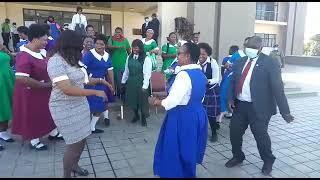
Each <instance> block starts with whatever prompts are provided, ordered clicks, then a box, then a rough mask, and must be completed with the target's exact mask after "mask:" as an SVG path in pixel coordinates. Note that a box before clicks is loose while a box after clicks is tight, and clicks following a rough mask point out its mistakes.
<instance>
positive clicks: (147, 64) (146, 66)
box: [121, 55, 152, 89]
mask: <svg viewBox="0 0 320 180" xmlns="http://www.w3.org/2000/svg"><path fill="white" fill-rule="evenodd" d="M129 57H130V55H129V56H128V57H127V61H126V66H125V69H124V72H123V75H122V80H121V83H122V84H125V83H126V82H127V80H128V78H129V68H128V59H129ZM134 59H138V56H136V55H134ZM151 73H152V61H151V59H150V58H149V57H148V56H146V58H145V60H144V62H143V85H142V88H143V89H148V87H149V82H150V78H151Z"/></svg>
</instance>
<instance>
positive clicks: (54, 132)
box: [49, 128, 59, 136]
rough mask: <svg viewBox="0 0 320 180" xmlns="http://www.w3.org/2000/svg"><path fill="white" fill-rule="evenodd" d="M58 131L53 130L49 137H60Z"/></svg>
mask: <svg viewBox="0 0 320 180" xmlns="http://www.w3.org/2000/svg"><path fill="white" fill-rule="evenodd" d="M58 133H59V132H58V130H57V128H55V129H54V130H52V131H51V132H50V133H49V135H50V136H56V135H58Z"/></svg>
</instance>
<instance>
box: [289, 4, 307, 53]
mask: <svg viewBox="0 0 320 180" xmlns="http://www.w3.org/2000/svg"><path fill="white" fill-rule="evenodd" d="M306 11H307V2H290V4H289V15H288V26H287V41H286V49H285V54H286V55H303V46H304V43H303V42H304V30H305V18H306Z"/></svg>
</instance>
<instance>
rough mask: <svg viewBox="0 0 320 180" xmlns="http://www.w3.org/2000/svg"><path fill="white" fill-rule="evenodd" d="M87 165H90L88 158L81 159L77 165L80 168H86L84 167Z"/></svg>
mask: <svg viewBox="0 0 320 180" xmlns="http://www.w3.org/2000/svg"><path fill="white" fill-rule="evenodd" d="M89 164H91V160H90V158H81V159H80V160H79V165H80V166H86V165H89Z"/></svg>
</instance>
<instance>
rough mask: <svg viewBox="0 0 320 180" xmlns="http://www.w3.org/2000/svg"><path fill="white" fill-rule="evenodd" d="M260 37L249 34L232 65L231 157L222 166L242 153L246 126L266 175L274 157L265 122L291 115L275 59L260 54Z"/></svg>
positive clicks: (237, 160)
mask: <svg viewBox="0 0 320 180" xmlns="http://www.w3.org/2000/svg"><path fill="white" fill-rule="evenodd" d="M261 49H262V39H261V38H260V37H258V36H253V37H250V39H249V40H248V41H247V43H246V47H245V54H246V55H247V56H245V57H242V58H240V59H239V60H238V61H237V62H236V63H235V64H234V65H233V76H232V81H231V84H230V89H229V93H228V103H229V108H230V110H231V111H233V116H232V119H231V122H230V141H231V145H232V154H233V158H232V159H230V160H229V161H228V162H227V163H226V164H225V166H226V167H234V166H236V165H238V164H240V163H241V162H242V161H243V160H244V159H245V155H244V153H243V152H242V150H241V147H242V141H243V140H242V136H243V135H244V133H245V131H246V129H247V128H248V125H250V129H251V131H252V133H253V135H254V138H255V140H256V142H257V146H258V150H259V154H260V157H261V159H262V160H263V161H264V164H263V167H262V173H263V174H264V175H269V174H270V172H271V171H272V166H273V163H274V161H275V159H276V158H275V157H274V155H273V154H272V151H271V140H270V137H269V134H268V131H267V130H268V125H269V121H270V118H271V116H272V115H275V114H276V113H277V105H278V107H279V110H280V114H281V115H282V117H283V118H284V120H286V121H287V122H288V123H289V122H291V121H293V119H294V117H293V116H292V115H291V114H290V110H289V105H288V102H287V98H286V96H285V94H284V87H283V82H282V78H281V73H280V67H279V65H278V62H276V60H274V59H273V58H271V57H269V56H267V55H265V54H263V53H260V52H261Z"/></svg>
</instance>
